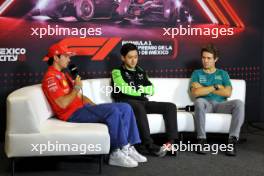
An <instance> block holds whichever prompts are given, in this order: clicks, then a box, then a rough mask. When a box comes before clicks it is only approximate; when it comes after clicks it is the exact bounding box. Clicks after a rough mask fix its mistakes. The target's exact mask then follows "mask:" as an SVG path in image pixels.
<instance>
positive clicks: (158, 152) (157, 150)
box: [147, 144, 167, 157]
mask: <svg viewBox="0 0 264 176" xmlns="http://www.w3.org/2000/svg"><path fill="white" fill-rule="evenodd" d="M147 150H148V151H149V153H150V154H152V155H155V156H158V157H164V156H165V155H166V154H167V150H165V149H164V148H163V147H160V146H158V145H156V144H150V145H148V146H147Z"/></svg>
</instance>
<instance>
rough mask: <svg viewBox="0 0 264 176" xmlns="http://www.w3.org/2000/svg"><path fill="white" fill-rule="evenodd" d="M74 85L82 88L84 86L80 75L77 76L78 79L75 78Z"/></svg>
mask: <svg viewBox="0 0 264 176" xmlns="http://www.w3.org/2000/svg"><path fill="white" fill-rule="evenodd" d="M74 85H75V86H80V87H82V86H83V84H82V80H81V77H80V76H79V75H77V77H76V78H75V80H74Z"/></svg>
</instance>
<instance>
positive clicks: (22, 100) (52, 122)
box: [5, 78, 246, 157]
mask: <svg viewBox="0 0 264 176" xmlns="http://www.w3.org/2000/svg"><path fill="white" fill-rule="evenodd" d="M150 80H151V81H152V82H153V84H154V85H155V95H154V96H153V97H150V100H152V101H164V102H165V101H166V102H172V103H175V104H176V105H177V107H185V106H186V105H191V104H193V101H192V100H191V98H190V96H189V79H187V78H153V79H150ZM231 82H232V85H233V94H232V96H231V97H230V99H240V100H242V101H243V102H245V94H246V84H245V81H243V80H231ZM109 86H110V79H108V78H103V79H89V80H84V81H83V93H84V95H86V96H88V97H89V98H91V99H92V100H93V101H94V102H95V103H97V104H98V103H110V102H112V100H111V95H110V94H109V93H107V91H109V90H110V87H109ZM52 116H53V113H52V111H51V108H50V106H49V103H48V101H47V99H46V97H45V96H44V94H43V92H42V90H41V86H40V85H39V84H38V85H33V86H28V87H24V88H21V89H18V90H16V91H14V92H13V93H11V94H10V95H9V96H8V98H7V129H6V141H5V151H6V154H7V156H8V157H22V156H44V155H76V154H79V152H78V151H77V152H76V151H61V152H59V151H50V152H45V153H43V154H39V153H38V152H32V151H31V150H32V146H31V144H37V143H39V144H41V143H44V144H47V142H48V141H50V142H51V143H56V141H57V142H58V143H60V144H79V145H80V144H86V145H88V144H94V145H95V144H100V145H101V150H100V151H87V153H86V154H106V153H108V152H109V149H110V137H109V134H108V129H107V126H106V125H104V124H94V123H93V124H79V123H68V122H63V121H60V120H57V119H54V118H51V117H52ZM177 116H178V130H179V131H180V132H194V131H195V127H194V121H193V115H192V114H191V113H189V112H177ZM148 121H149V126H150V131H151V134H155V133H164V132H165V126H164V121H163V118H162V115H159V114H149V115H148ZM230 122H231V115H230V114H207V115H206V131H207V132H215V133H228V131H229V127H230Z"/></svg>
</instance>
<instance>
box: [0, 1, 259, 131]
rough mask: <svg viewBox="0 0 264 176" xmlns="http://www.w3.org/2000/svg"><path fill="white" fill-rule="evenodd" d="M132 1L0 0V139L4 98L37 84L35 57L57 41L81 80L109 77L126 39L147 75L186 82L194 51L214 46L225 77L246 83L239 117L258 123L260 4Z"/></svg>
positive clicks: (195, 62)
mask: <svg viewBox="0 0 264 176" xmlns="http://www.w3.org/2000/svg"><path fill="white" fill-rule="evenodd" d="M134 3H135V4H131V3H130V2H128V1H124V0H121V1H114V0H109V1H105V0H94V1H92V0H79V1H75V3H69V2H67V1H57V0H52V1H51V0H28V1H5V0H0V4H1V8H0V31H1V32H0V41H1V42H0V68H1V69H0V85H1V89H0V108H1V109H0V110H1V119H0V121H1V123H0V124H1V136H3V134H4V130H5V121H6V119H5V118H6V97H7V95H8V94H9V93H11V92H12V91H14V90H16V89H18V88H21V87H23V86H27V85H32V84H38V83H41V80H42V77H43V74H44V72H45V70H46V69H47V64H46V63H45V62H44V61H43V57H44V56H45V54H46V53H47V50H48V48H49V46H50V45H51V44H53V43H55V42H58V41H60V40H64V41H63V42H64V43H65V44H66V45H67V46H68V47H69V48H70V49H72V50H74V51H76V52H77V53H78V55H77V56H75V57H73V58H72V62H73V63H74V64H75V65H77V66H78V68H79V72H80V75H81V77H82V79H89V78H106V77H109V76H110V71H111V70H112V69H113V68H114V67H116V66H118V65H120V63H121V61H120V55H119V50H120V47H121V45H122V44H123V43H126V42H133V43H135V44H136V45H137V46H138V47H139V52H140V59H139V64H140V65H141V66H142V67H143V68H145V70H146V71H147V72H148V74H149V76H150V77H164V78H167V77H173V78H189V77H190V76H191V73H192V71H193V70H194V69H198V68H200V67H201V58H200V49H201V47H202V46H204V45H206V44H207V43H214V44H215V45H216V46H217V47H218V48H219V50H220V59H219V61H218V62H217V67H218V68H221V69H225V70H226V71H228V72H229V75H230V77H231V78H232V79H244V80H246V83H247V96H246V120H247V121H251V122H258V121H264V117H263V116H261V115H260V114H261V107H263V104H261V102H262V101H261V99H263V98H261V96H260V95H261V94H262V95H263V91H262V89H263V86H262V85H261V82H262V81H263V76H262V75H263V73H262V70H263V52H262V50H263V48H262V46H263V39H262V36H263V33H262V31H263V25H262V21H263V19H262V15H261V14H262V13H261V12H262V9H261V7H263V2H262V1H260V0H243V1H238V0H219V1H218V0H215V1H209V2H208V1H204V0H181V1H179V0H167V1H165V0H164V1H163V0H160V1H147V0H145V1H144V0H137V1H135V2H134ZM84 7H86V8H84ZM143 7H144V8H143Z"/></svg>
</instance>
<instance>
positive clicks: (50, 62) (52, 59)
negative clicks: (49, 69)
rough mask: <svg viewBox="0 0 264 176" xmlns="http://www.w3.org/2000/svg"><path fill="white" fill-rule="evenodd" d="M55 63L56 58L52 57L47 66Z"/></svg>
mask: <svg viewBox="0 0 264 176" xmlns="http://www.w3.org/2000/svg"><path fill="white" fill-rule="evenodd" d="M53 62H54V58H53V57H50V58H49V60H48V61H47V64H48V65H49V66H51V65H52V64H53Z"/></svg>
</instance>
